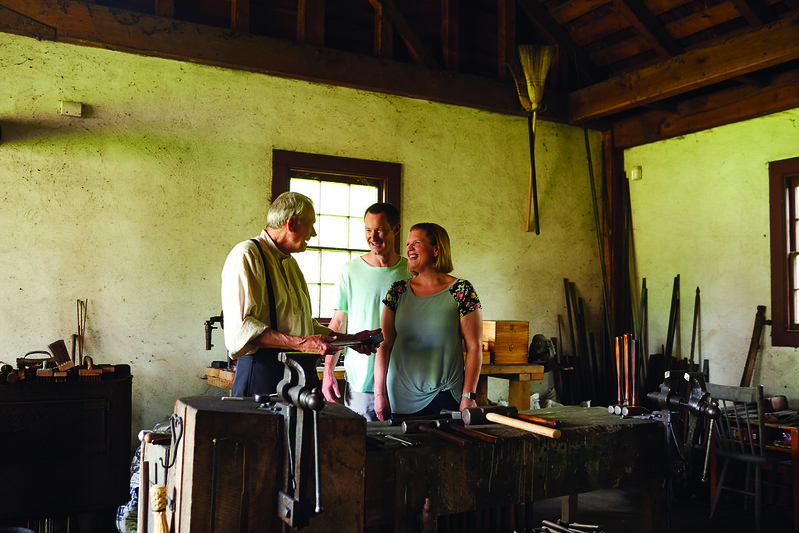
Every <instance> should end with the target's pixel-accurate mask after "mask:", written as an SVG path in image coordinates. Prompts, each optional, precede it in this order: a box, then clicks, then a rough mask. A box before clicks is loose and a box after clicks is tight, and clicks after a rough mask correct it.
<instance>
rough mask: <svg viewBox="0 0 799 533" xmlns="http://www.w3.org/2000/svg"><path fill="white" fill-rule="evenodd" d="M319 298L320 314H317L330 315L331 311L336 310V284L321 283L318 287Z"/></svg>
mask: <svg viewBox="0 0 799 533" xmlns="http://www.w3.org/2000/svg"><path fill="white" fill-rule="evenodd" d="M319 300H320V304H319V312H320V313H321V314H320V315H318V316H330V317H332V316H333V312H334V311H335V310H336V303H337V300H338V298H337V297H336V286H335V285H329V284H324V285H322V286H321V289H320V296H319Z"/></svg>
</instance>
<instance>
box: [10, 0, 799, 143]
mask: <svg viewBox="0 0 799 533" xmlns="http://www.w3.org/2000/svg"><path fill="white" fill-rule="evenodd" d="M0 31H2V32H9V33H17V34H22V35H28V36H33V37H36V38H40V39H50V40H57V41H63V42H70V43H77V44H82V45H89V46H99V47H104V48H111V49H116V50H123V51H127V52H133V53H139V54H145V55H152V56H158V57H167V58H174V59H179V60H185V61H193V62H197V63H203V64H210V65H218V66H224V67H228V68H235V69H243V70H248V71H254V72H264V73H269V74H273V75H277V76H285V77H291V78H297V79H303V80H310V81H315V82H321V83H329V84H334V85H341V86H346V87H354V88H359V89H365V90H370V91H379V92H384V93H391V94H398V95H403V96H411V97H416V98H423V99H428V100H433V101H439V102H446V103H451V104H455V105H463V106H469V107H475V108H481V109H488V110H493V111H499V112H503V113H518V114H522V113H524V110H523V108H522V106H521V104H520V103H519V99H518V97H517V94H516V91H515V88H514V85H513V81H512V78H511V76H510V75H509V70H508V67H507V64H508V62H509V61H514V60H515V58H516V50H517V46H518V45H522V44H548V45H553V46H555V47H556V50H557V52H556V55H555V59H554V60H553V64H552V67H551V68H550V70H549V74H548V77H547V81H546V89H545V92H544V97H543V101H542V106H543V109H542V110H541V112H540V114H539V117H540V118H542V119H547V120H554V121H559V122H566V123H571V124H588V125H589V126H590V127H593V128H598V129H601V130H603V131H606V132H609V133H610V135H609V138H612V139H613V144H614V147H615V148H625V147H630V146H636V145H640V144H644V143H648V142H652V141H656V140H660V139H664V138H669V137H674V136H678V135H683V134H686V133H690V132H694V131H699V130H702V129H706V128H709V127H714V126H718V125H722V124H727V123H731V122H736V121H740V120H745V119H748V118H753V117H757V116H762V115H765V114H769V113H774V112H777V111H781V110H785V109H790V108H794V107H799V0H701V1H699V0H696V1H691V0H643V1H642V0H97V1H96V2H79V1H76V0H0Z"/></svg>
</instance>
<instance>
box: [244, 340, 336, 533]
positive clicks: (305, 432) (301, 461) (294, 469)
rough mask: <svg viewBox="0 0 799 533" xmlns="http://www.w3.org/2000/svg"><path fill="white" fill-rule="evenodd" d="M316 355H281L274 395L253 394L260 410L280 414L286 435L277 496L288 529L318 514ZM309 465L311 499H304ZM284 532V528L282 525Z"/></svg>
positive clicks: (319, 400)
mask: <svg viewBox="0 0 799 533" xmlns="http://www.w3.org/2000/svg"><path fill="white" fill-rule="evenodd" d="M320 357H321V356H320V355H319V354H317V353H302V352H288V353H286V352H281V353H280V355H279V358H280V361H281V362H282V363H283V364H284V365H285V367H286V368H285V370H284V373H283V380H282V381H281V382H280V383H278V385H277V393H276V394H274V395H269V397H268V398H266V397H264V396H263V395H256V396H255V401H256V402H258V403H261V409H266V410H270V411H273V412H275V413H276V414H282V415H283V418H284V428H285V435H286V455H285V461H284V469H283V479H284V484H283V490H281V491H280V493H279V494H278V507H277V509H278V516H280V519H281V520H282V521H283V522H284V523H285V524H286V525H287V526H288V527H290V528H294V529H301V528H304V527H307V526H308V525H309V523H310V519H311V517H312V516H314V515H317V514H319V513H321V512H322V502H321V491H320V486H321V477H320V467H319V411H321V410H322V409H323V408H324V407H325V404H326V402H325V397H324V395H323V394H322V392H321V386H320V383H319V376H318V374H317V372H316V366H317V363H318V362H319V359H320ZM312 466H313V477H314V483H315V486H314V489H315V491H314V492H315V499H314V501H313V502H311V501H310V500H309V499H308V498H307V497H306V495H307V491H308V486H309V480H310V476H311V467H312ZM284 530H285V526H284Z"/></svg>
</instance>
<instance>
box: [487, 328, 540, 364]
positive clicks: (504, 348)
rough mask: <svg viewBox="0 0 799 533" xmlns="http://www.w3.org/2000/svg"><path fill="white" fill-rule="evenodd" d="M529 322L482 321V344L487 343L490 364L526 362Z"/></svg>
mask: <svg viewBox="0 0 799 533" xmlns="http://www.w3.org/2000/svg"><path fill="white" fill-rule="evenodd" d="M529 332H530V324H529V322H526V321H522V320H484V321H483V342H484V343H486V342H487V343H488V349H489V351H490V352H491V355H492V362H493V363H494V364H497V365H507V364H524V363H526V362H527V344H528V337H529Z"/></svg>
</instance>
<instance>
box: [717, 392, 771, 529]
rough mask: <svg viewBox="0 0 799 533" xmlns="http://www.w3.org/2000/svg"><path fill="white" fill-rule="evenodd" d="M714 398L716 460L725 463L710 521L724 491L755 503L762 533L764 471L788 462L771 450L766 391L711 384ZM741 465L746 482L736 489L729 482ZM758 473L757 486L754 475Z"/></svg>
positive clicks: (758, 525) (756, 516)
mask: <svg viewBox="0 0 799 533" xmlns="http://www.w3.org/2000/svg"><path fill="white" fill-rule="evenodd" d="M707 391H708V392H709V393H710V397H711V398H712V399H713V400H715V401H717V402H718V404H719V409H720V410H721V416H720V417H719V418H718V419H717V420H715V422H714V424H713V427H714V430H713V436H714V439H715V442H716V456H717V457H719V458H721V459H723V461H724V466H723V467H722V470H721V476H720V477H719V482H718V485H717V488H716V495H715V497H714V498H713V506H712V507H711V510H710V518H713V516H714V515H715V513H716V509H717V507H718V505H719V500H720V499H721V493H722V492H724V491H731V492H738V493H740V494H744V495H746V496H749V497H754V499H755V529H756V531H757V532H758V533H759V532H760V522H761V520H760V519H761V504H762V492H763V491H762V485H763V483H762V467H763V466H764V465H768V464H774V463H778V462H780V461H783V460H784V459H785V455H784V454H779V452H775V451H773V450H768V449H767V448H766V446H765V445H761V444H763V443H765V442H768V440H767V438H766V428H765V418H764V416H763V413H764V410H763V387H762V386H759V387H729V386H725V385H716V384H714V383H708V384H707ZM735 462H739V463H744V464H746V478H745V484H744V485H743V487H735V486H732V485H731V483H732V482H733V481H734V480H731V479H728V478H729V477H730V476H729V473H730V465H731V464H733V463H735ZM752 470H754V472H755V476H754V485H752V483H751V481H752V479H751V471H752Z"/></svg>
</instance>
